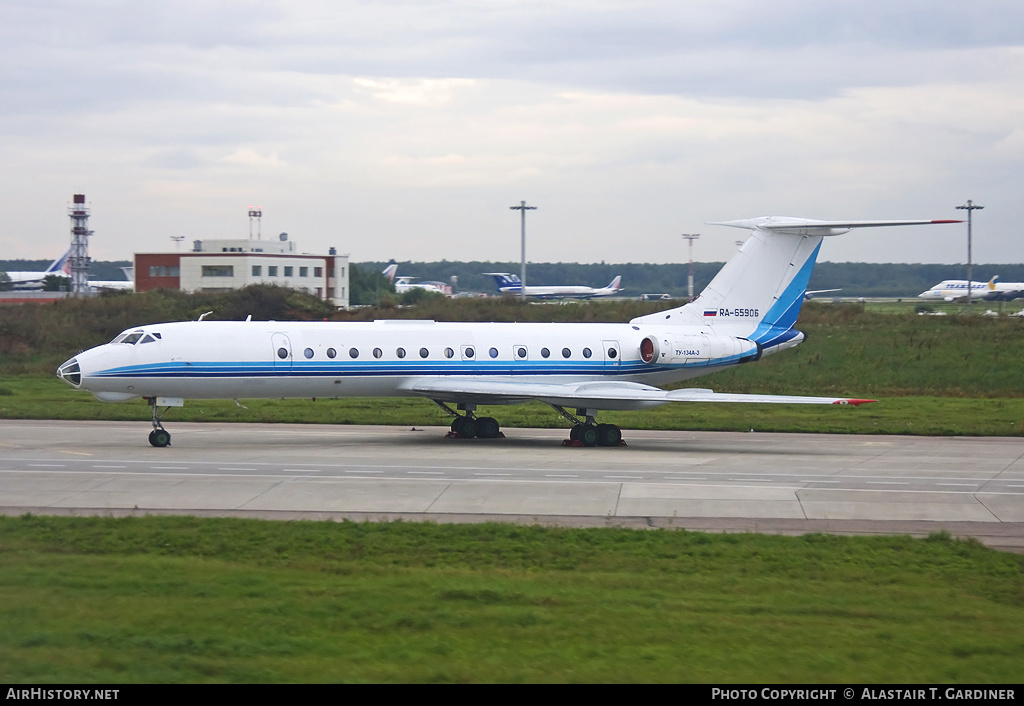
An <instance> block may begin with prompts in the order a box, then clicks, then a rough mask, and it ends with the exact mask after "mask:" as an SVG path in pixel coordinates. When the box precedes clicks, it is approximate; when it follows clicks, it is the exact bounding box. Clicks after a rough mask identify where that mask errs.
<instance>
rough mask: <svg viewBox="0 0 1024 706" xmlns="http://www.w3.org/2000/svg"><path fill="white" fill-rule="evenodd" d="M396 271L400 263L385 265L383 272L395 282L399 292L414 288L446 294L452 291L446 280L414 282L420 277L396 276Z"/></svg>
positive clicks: (402, 292)
mask: <svg viewBox="0 0 1024 706" xmlns="http://www.w3.org/2000/svg"><path fill="white" fill-rule="evenodd" d="M396 272H398V265H396V264H394V265H388V266H387V267H385V268H384V271H383V272H381V274H382V275H384V276H385V277H387V278H388V281H389V282H393V283H394V285H395V292H397V293H398V294H405V293H406V292H409V291H412V290H413V289H425V290H427V291H428V292H437V293H438V294H444V295H446V296H447V295H450V294H451V293H452V288H451V285H447V284H445V283H444V282H431V281H424V282H414V281H413V280H415V279H418V278H417V277H410V276H408V275H403V276H401V277H396V276H395V273H396Z"/></svg>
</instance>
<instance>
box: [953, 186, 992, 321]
mask: <svg viewBox="0 0 1024 706" xmlns="http://www.w3.org/2000/svg"><path fill="white" fill-rule="evenodd" d="M956 208H957V210H958V211H967V314H968V315H970V314H973V313H974V310H973V308H972V307H973V305H974V302H973V301H972V300H971V283H972V280H971V264H972V263H971V214H972V213H973V212H974V211H978V210H980V209H982V208H985V207H984V206H977V205H975V203H974V202H973V201H971V200H970V199H967V203H965V204H964V205H963V206H957V207H956Z"/></svg>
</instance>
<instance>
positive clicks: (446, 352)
mask: <svg viewBox="0 0 1024 706" xmlns="http://www.w3.org/2000/svg"><path fill="white" fill-rule="evenodd" d="M454 355H455V351H453V350H452V349H451V348H445V349H444V357H445V358H451V357H453V356H454Z"/></svg>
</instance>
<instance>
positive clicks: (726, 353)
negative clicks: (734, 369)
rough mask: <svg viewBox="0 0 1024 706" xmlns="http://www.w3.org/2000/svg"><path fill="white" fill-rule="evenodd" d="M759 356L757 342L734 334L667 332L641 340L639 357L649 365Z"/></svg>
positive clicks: (749, 359)
mask: <svg viewBox="0 0 1024 706" xmlns="http://www.w3.org/2000/svg"><path fill="white" fill-rule="evenodd" d="M760 357H761V344H760V343H757V342H755V341H750V340H747V339H746V338H736V337H733V336H716V335H713V334H695V335H694V334H691V335H679V334H675V333H668V334H663V335H661V336H655V335H650V336H646V337H644V338H643V340H641V341H640V360H642V361H643V362H645V363H647V364H648V365H658V364H661V365H710V364H717V363H749V362H752V361H755V360H758V359H759V358H760Z"/></svg>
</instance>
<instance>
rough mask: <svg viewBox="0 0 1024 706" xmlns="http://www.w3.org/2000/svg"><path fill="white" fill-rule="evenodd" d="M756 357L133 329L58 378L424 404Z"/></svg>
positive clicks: (562, 330)
mask: <svg viewBox="0 0 1024 706" xmlns="http://www.w3.org/2000/svg"><path fill="white" fill-rule="evenodd" d="M801 338H802V337H801ZM644 339H649V343H648V344H647V346H646V360H645V353H644V351H642V346H641V343H642V342H643V341H644ZM799 340H800V339H795V340H793V342H792V343H793V345H795V344H796V343H798V342H799ZM760 353H761V349H760V346H759V345H758V344H755V343H753V342H751V341H749V340H747V339H744V338H741V337H735V336H729V335H723V333H722V332H715V331H711V330H709V329H706V328H702V327H690V326H685V327H681V326H657V325H635V324H552V323H543V324H511V323H437V322H433V321H399V320H396V321H375V322H370V323H338V322H256V321H247V322H218V321H207V322H204V321H198V322H197V321H193V322H181V323H168V324H153V325H149V326H142V327H138V328H136V329H130V330H129V331H126V332H125V333H124V334H121V336H118V337H117V338H115V339H114V342H111V343H108V344H105V345H102V346H98V347H96V348H92V349H90V350H88V351H85V352H83V353H80V354H78V355H77V356H75V358H74V359H73V361H69V362H68V363H66V364H65V365H64V366H62V368H61V370H62V371H66V370H68V368H67V366H68V365H69V364H70V363H72V362H74V363H77V366H78V370H77V371H73V372H72V373H71V374H72V377H69V375H68V374H67V373H66V372H62V373H61V377H62V378H64V379H65V380H66V381H68V382H69V383H71V384H74V385H75V386H76V387H82V388H84V389H87V390H89V391H91V392H93V393H94V394H95V395H96V396H97V397H99V398H100V399H102V400H106V401H119V400H126V399H131V398H132V397H138V396H144V397H172V398H198V399H203V398H205V399H220V398H223V399H231V398H273V397H327V398H335V397H359V396H371V397H387V396H428V397H431V398H435V399H442V400H447V401H456V402H457V401H459V399H460V398H459V397H458V396H457V395H450V394H445V393H443V392H442V393H437V394H429V395H424V394H422V393H417V392H414V391H413V390H412V387H413V386H414V385H415V384H416V383H417V382H419V381H423V380H425V379H438V378H444V379H449V380H455V379H458V380H463V381H480V380H486V381H489V382H494V381H508V382H513V381H514V382H520V383H554V384H561V383H567V382H588V381H625V382H642V383H647V384H652V385H663V384H666V383H670V382H674V381H679V380H686V379H688V378H693V377H697V376H699V375H705V374H707V373H710V372H714V371H716V370H720V369H722V368H723V367H727V366H731V365H736V364H738V363H740V362H746V361H748V360H756V359H757V358H758V357H759V356H760ZM74 374H77V375H80V378H74V377H73V375H74ZM76 381H77V383H76ZM509 401H510V400H498V399H495V400H494V403H501V402H506V403H507V402H509ZM514 401H522V400H514Z"/></svg>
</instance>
